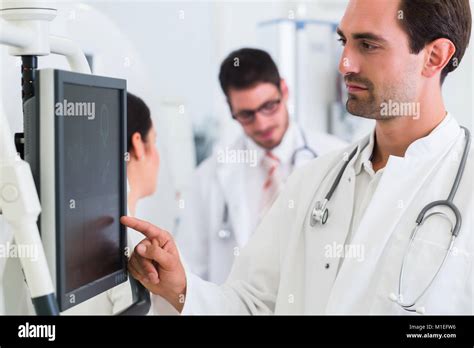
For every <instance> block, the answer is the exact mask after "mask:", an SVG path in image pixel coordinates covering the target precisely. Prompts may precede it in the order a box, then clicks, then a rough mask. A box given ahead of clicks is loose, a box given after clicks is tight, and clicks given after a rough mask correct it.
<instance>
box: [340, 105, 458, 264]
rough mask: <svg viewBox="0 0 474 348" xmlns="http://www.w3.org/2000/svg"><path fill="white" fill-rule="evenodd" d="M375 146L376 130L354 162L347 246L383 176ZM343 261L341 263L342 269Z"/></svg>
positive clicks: (448, 118)
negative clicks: (375, 162)
mask: <svg viewBox="0 0 474 348" xmlns="http://www.w3.org/2000/svg"><path fill="white" fill-rule="evenodd" d="M451 120H452V116H451V115H450V114H449V113H448V114H447V115H446V117H445V118H444V120H443V121H442V122H441V123H440V124H439V125H438V126H437V127H436V128H435V129H434V130H433V131H432V132H431V133H430V134H429V135H428V136H426V137H423V138H421V139H417V140H415V141H414V142H413V143H412V144H410V145H409V147H408V148H407V151H406V154H405V156H407V155H409V154H410V153H411V152H412V151H414V149H415V148H419V147H422V146H423V145H424V144H425V143H426V142H428V141H429V140H430V139H431V138H433V137H434V136H435V135H436V133H437V131H439V130H440V129H442V128H443V127H445V126H446V125H447V124H449V122H450V121H451ZM374 145H375V130H374V131H373V132H372V133H371V135H370V140H369V143H368V145H367V146H366V147H365V148H364V149H363V150H362V151H361V152H360V153H359V155H358V157H357V158H356V160H355V162H354V172H355V188H354V208H353V213H352V220H351V227H350V230H349V232H348V234H347V237H346V241H345V245H347V244H351V241H352V240H353V238H354V234H355V233H356V232H357V229H358V227H359V225H360V222H361V220H362V218H363V216H364V214H365V211H366V210H367V207H368V205H369V204H370V201H371V200H372V197H373V195H374V193H375V191H376V190H377V186H378V184H379V182H380V179H381V177H382V175H383V172H384V168H381V169H379V170H378V171H377V172H375V171H374V169H373V166H372V161H371V157H372V152H373V150H374ZM342 262H343V260H341V262H340V263H339V269H340V268H341V265H342Z"/></svg>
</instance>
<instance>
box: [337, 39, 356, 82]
mask: <svg viewBox="0 0 474 348" xmlns="http://www.w3.org/2000/svg"><path fill="white" fill-rule="evenodd" d="M339 72H340V73H341V75H342V76H346V75H348V74H358V73H359V72H360V67H359V63H358V61H357V58H356V55H355V54H353V53H352V52H351V50H350V48H349V47H348V45H346V46H345V47H344V51H343V52H342V56H341V59H340V61H339Z"/></svg>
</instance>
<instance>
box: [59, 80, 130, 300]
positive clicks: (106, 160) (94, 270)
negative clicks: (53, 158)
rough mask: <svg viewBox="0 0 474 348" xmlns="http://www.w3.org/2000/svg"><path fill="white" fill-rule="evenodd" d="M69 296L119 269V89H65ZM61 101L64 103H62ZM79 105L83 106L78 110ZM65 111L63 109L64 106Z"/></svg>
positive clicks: (63, 173) (67, 86)
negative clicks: (68, 109)
mask: <svg viewBox="0 0 474 348" xmlns="http://www.w3.org/2000/svg"><path fill="white" fill-rule="evenodd" d="M63 96H64V100H63V109H64V110H67V107H68V106H70V110H72V108H73V107H74V108H75V110H74V115H69V116H64V120H63V132H62V135H63V137H64V138H63V139H64V146H63V149H64V151H63V153H62V159H61V161H62V163H63V164H64V165H63V168H62V170H61V172H60V173H59V175H60V176H61V177H62V178H63V180H64V181H63V182H62V188H61V193H62V197H61V198H62V200H63V201H64V202H66V205H67V206H68V209H65V210H64V215H63V219H64V232H65V238H64V242H65V270H66V274H65V276H66V277H65V278H66V279H65V282H66V289H65V290H66V292H71V291H73V290H76V289H78V288H80V287H81V286H84V285H86V284H89V283H91V282H93V281H96V280H98V279H100V278H103V277H105V276H107V275H108V274H110V273H113V272H115V271H118V270H120V269H121V267H122V264H121V251H120V228H119V227H120V223H119V221H118V217H119V216H120V186H121V177H120V169H121V168H120V165H121V161H122V155H121V154H120V146H119V145H120V117H119V115H120V112H121V110H120V109H121V93H120V91H119V90H116V89H109V88H98V87H91V86H81V85H75V84H70V83H65V84H64V85H63ZM59 102H61V101H59ZM78 105H81V106H80V107H79V106H78ZM64 107H65V108H64Z"/></svg>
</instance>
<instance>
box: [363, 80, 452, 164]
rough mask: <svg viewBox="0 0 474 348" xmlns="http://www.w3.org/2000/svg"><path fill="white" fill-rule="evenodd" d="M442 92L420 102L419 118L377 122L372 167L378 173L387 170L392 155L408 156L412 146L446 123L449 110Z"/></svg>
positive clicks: (403, 117)
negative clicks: (406, 154)
mask: <svg viewBox="0 0 474 348" xmlns="http://www.w3.org/2000/svg"><path fill="white" fill-rule="evenodd" d="M438 91H439V92H436V91H434V92H433V93H430V95H429V97H427V98H421V100H426V101H425V102H419V104H418V105H419V106H420V107H419V115H417V116H416V117H408V116H407V117H405V116H399V117H396V118H392V119H387V120H377V123H376V126H375V145H374V150H373V153H372V165H373V168H374V170H375V171H377V170H379V169H381V168H384V167H385V165H386V164H387V162H388V158H389V157H390V156H397V157H404V156H405V152H406V150H407V148H408V146H410V144H412V143H413V142H414V141H416V140H417V139H420V138H423V137H426V136H427V135H428V134H430V133H431V131H432V130H433V129H435V128H436V127H437V126H438V125H439V124H440V123H441V122H442V121H443V120H444V118H445V116H446V110H445V107H444V104H443V100H442V97H441V89H440V88H439V87H438ZM433 94H434V95H433ZM436 94H438V95H436Z"/></svg>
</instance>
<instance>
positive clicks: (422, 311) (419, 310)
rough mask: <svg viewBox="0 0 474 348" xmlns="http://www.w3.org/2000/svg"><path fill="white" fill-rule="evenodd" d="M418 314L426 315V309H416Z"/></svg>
mask: <svg viewBox="0 0 474 348" xmlns="http://www.w3.org/2000/svg"><path fill="white" fill-rule="evenodd" d="M416 312H417V313H418V314H425V307H418V308H417V309H416Z"/></svg>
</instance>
